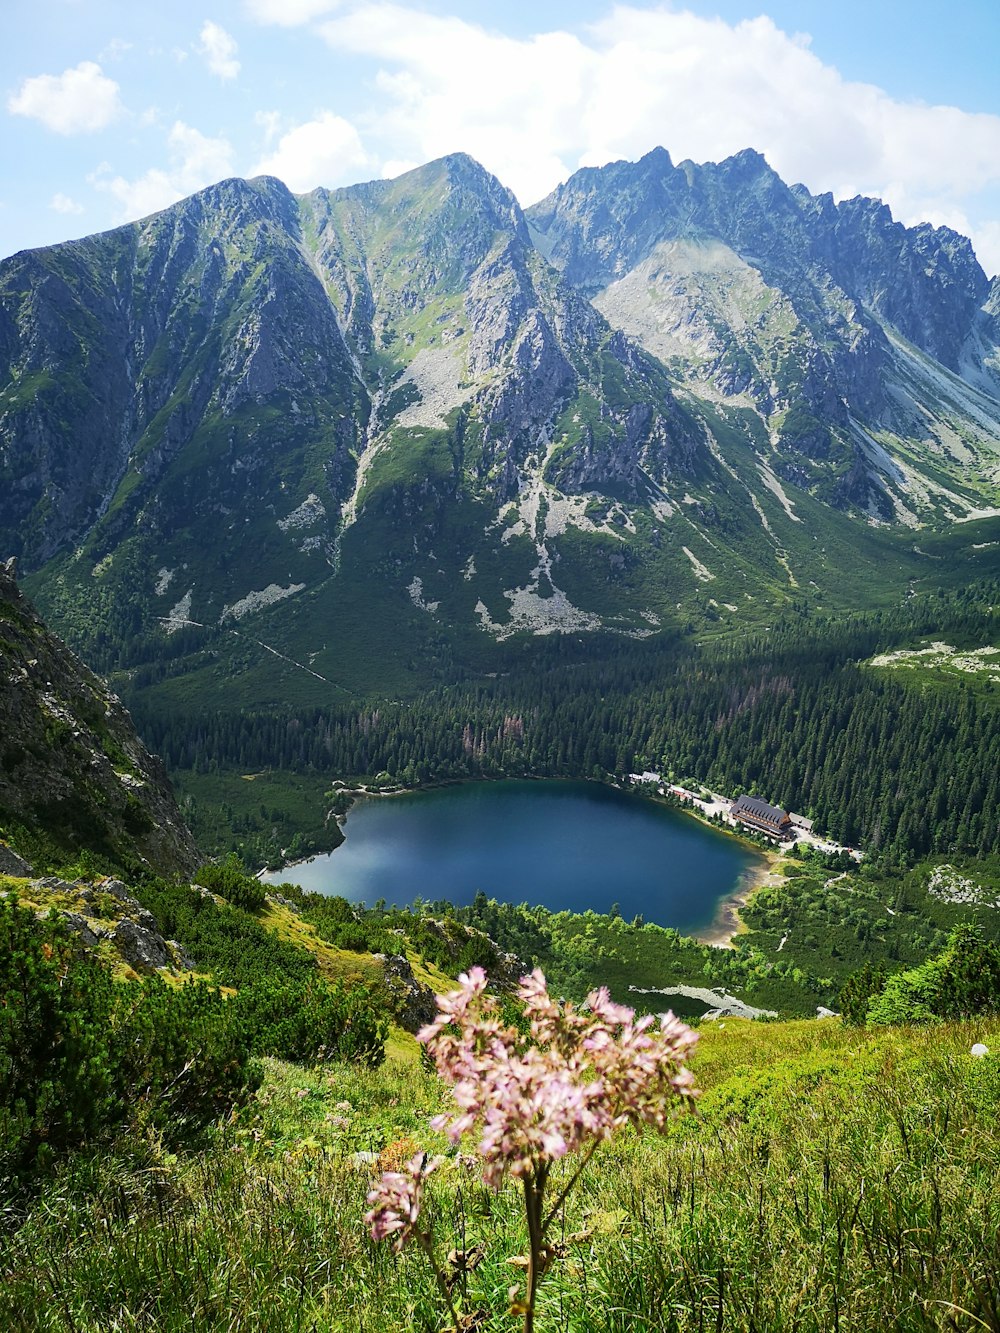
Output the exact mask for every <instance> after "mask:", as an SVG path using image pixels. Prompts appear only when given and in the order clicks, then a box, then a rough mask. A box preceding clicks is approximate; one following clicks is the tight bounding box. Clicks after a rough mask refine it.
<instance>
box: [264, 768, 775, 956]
mask: <svg viewBox="0 0 1000 1333" xmlns="http://www.w3.org/2000/svg"><path fill="white" fill-rule="evenodd" d="M511 782H513V784H515V785H516V784H521V785H524V786H539V788H548V789H549V790H553V789H556V788H563V786H565V788H577V789H580V790H585V789H588V788H589V789H591V790H592V792H593V796H595V798H600V800H604V797H600V796H599V793H600V792H605V793H607V797H608V798H612V797H613V798H616V800H619V801H621V800H624V801H625V802H627V804H628V805H631V806H632V809H633V810H636V812H637V810H639V809H640V808H641V806H645V808H647V809H651V806H660V809H661V810H664V812H669V813H671V817H673V814H683V813H695V812H692V810H691V809H689V808H687V810H685V806H683V805H680V804H679V802H676V801H672V800H664V798H663V797H661V796H659V794H655V793H652V792H649V790H648V789H647V790H643V789H641V788H636V786H635V785H633V784H632V782H628V781H613V780H601V778H596V777H585V778H580V777H555V778H553V777H547V776H543V774H531V776H527V777H517V778H513V780H512V778H509V777H508V776H507V774H503V776H500V774H497V776H495V777H488V778H483V777H481V776H476V777H469V778H464V777H463V778H447V780H437V781H432V782H424V784H420V785H419V786H399V785H393V786H368V785H367V784H357V785H352V786H348V785H339V786H336V788H335V789H333V790H332V792H331V797H332V804H335V808H336V810H337V814H336V818H337V822H339V824H344V825H345V826H347V828H345V832H347V838H345V842H347V845H348V846H351V844H353V841H355V840H353V838H352V837H351V833H349V830H351V828H352V825H353V820H352V818H351V814H353V813H356V810H359V809H360V808H361V806H367V808H368V810H371V812H372V814H365V817H364V824H363V826H364V829H365V833H364V834H363V837H365V838H367V836H368V832H367V830H368V822H367V821H369V820H371V818H375V817H376V816H375V814H373V810H375V806H377V805H379V804H381V802H380V801H372V802H368V801H364V800H363V798H364V797H385V798H389V797H399V796H423V794H427V796H431V794H432V793H435V792H437V793H441V792H443V790H445V789H452V790H456V792H457V790H460V789H463V788H468V786H484V788H485V786H495V785H496V786H504V785H505V784H511ZM633 796H637V797H641V801H639V802H632V801H631V797H633ZM485 798H487V800H489V798H488V796H487V797H485ZM503 800H507V797H504V798H503ZM528 800H529V801H531V809H535V801H533V798H532V797H531V796H529V797H528ZM491 804H492V802H491ZM543 808H544V802H543ZM499 809H500V810H503V809H504V806H503V805H501V806H499ZM329 817H331V818H332V817H333V814H332V813H331V816H329ZM408 817H409V816H408ZM501 817H507V816H501ZM636 817H639V816H637V814H633V816H631V818H636ZM515 820H516V817H515ZM603 822H604V821H603V820H601V818H600V816H599V817H597V818H596V820H595V818H592V820H591V824H589V826H588V828H587V830H585V832H584V833H581V834H580V836H579V837H577V838H576V840H575V841H573V842H571V844H565V845H567V846H573V848H576V846H579V845H581V844H583V842H584V841H585V842H592V841H593V838H595V837H596V838H597V840H599V841H600V840H601V837H603V841H604V844H605V846H615V845H617V846H619V848H620V849H621V850H623V852H624V854H625V860H624V862H623V865H621V870H623V878H621V886H623V890H624V893H623V898H624V901H623V908H624V912H623V914H624V916H625V917H627V918H629V917H631V916H632V913H633V912H635V913H637V914H639V916H643V914H645V916H647V917H648V914H649V908H648V904H647V901H645V900H644V898H643V897H641V893H640V896H639V898H636V892H635V886H636V882H637V881H636V865H637V864H641V854H643V853H640V852H639V849H637V848H636V846H635V845H633V840H632V837H631V833H625V834H624V837H625V841H624V842H623V841H620V838H619V836H617V834H616V829H617V824H616V821H615V817H613V816H612V818H611V822H609V824H607V825H605V826H604V829H603V833H601V824H603ZM696 824H697V825H700V826H701V829H704V830H707V832H713V833H717V834H728V836H729V837H731V838H732V840H733V841H731V842H729V844H728V845H729V846H731V848H732V853H733V854H736V856H737V860H739V861H741V865H737V866H736V868H735V873H733V874H732V877H729V878H728V882H727V881H725V878H723V882H721V884H720V882H719V873H717V868H719V865H720V860H721V864H725V862H727V861H728V860H729V853H727V852H724V850H723V846H724V844H720V842H719V840H717V838H709V840H708V842H709V844H715V845H716V848H717V850H716V852H711V850H709V852H708V853H707V856H708V861H707V862H705V864H704V876H703V865H701V862H700V861H695V862H692V864H691V865H687V864H685V865H683V866H677V868H676V869H675V872H673V877H672V878H668V880H667V881H663V884H664V888H663V892H665V893H667V898H665V900H664V906H665V905H667V902H669V901H672V897H671V896H672V894H673V896H677V901H679V902H680V901H681V900H684V901H685V902H687V904H688V905H687V906H685V908H684V909H683V910H681V913H679V914H680V916H681V917H685V918H687V920H685V922H684V925H680V924H677V916H676V914H673V913H672V912H671V910H669V909H668V912H667V914H665V916H664V914H661V913H659V912H657V914H656V918H657V920H659V924H661V925H664V926H669V928H672V929H676V930H679V932H680V933H681V934H683V936H685V937H687V938H693V940H699V941H701V942H705V944H712V945H719V946H724V945H727V944H729V941H731V938H732V937H733V934H735V933H737V932H739V929H740V921H739V908H740V906H741V905H743V904H744V902H745V901H747V898H748V896H749V894H751V893H752V892H753V890H756V888H759V885H760V884H761V882H763V881H764V880H765V878H767V874H768V870H769V868H771V866H769V861H768V857H767V853H763V852H761V849H760V848H759V846H757V845H753V844H752V842H748V840H745V838H741V837H739V836H735V830H731V829H728V828H721V826H720V824H719V822H717V821H709V820H704V818H697V820H696ZM683 825H687V826H688V828H692V825H691V821H689V820H680V821H677V826H679V829H680V828H681V826H683ZM404 826H405V825H404ZM528 826H529V828H531V829H532V832H525V837H527V841H525V838H523V837H519V834H517V822H516V821H515V824H513V825H511V824H509V822H508V825H507V830H508V832H507V838H505V842H507V845H508V846H509V848H513V849H517V848H519V846H520V848H521V856H528V857H531V858H532V860H531V861H529V862H524V861H521V866H519V868H517V872H516V873H517V874H520V873H521V868H523V866H525V865H528V864H531V865H535V864H536V862H535V860H533V857H535V854H536V852H537V854H539V856H541V857H543V864H544V854H545V853H543V852H541V850H540V849H539V848H536V844H537V838H539V833H537V828H535V824H533V820H529V825H528ZM393 828H395V826H393ZM512 830H513V836H511V834H512ZM692 833H693V828H692ZM681 836H684V834H681ZM684 837H685V842H684V845H685V846H691V844H689V841H688V840H687V836H684ZM443 845H451V844H449V840H448V838H447V837H445V838H444V841H443ZM695 845H697V844H695ZM737 848H739V853H737ZM367 854H368V849H367V844H365V841H363V842H361V844H357V856H359V857H361V858H364V857H365V856H367ZM467 854H468V849H467ZM500 856H501V858H503V856H505V853H500ZM649 856H651V857H652V858H651V860H649V861H648V862H647V864H648V866H649V873H651V874H653V876H656V874H657V866H659V874H660V876H661V874H663V868H664V865H668V864H669V861H671V858H672V850H667V852H665V853H663V852H652V850H651V852H649ZM664 856H665V860H664ZM629 858H631V866H632V868H631V870H629V869H627V866H628V864H629ZM637 858H639V860H637ZM313 861H319V862H325V864H327V865H328V866H331V868H336V866H337V865H339V864H341V862H340V861H339V858H337V857H336V856H335V854H333V852H328V850H324V852H323V853H315V852H313V853H311V854H307V856H301V857H296V858H295V860H293V861H291V860H289V861H284V862H283V865H281V866H280V868H279V869H271V868H268V869H265V870H261V872H260V878H261V880H263V881H264V882H265V884H268V882H269V884H275V885H277V884H280V882H281V880H283V878H285V877H288V878H291V880H292V881H293V882H299V884H303V885H308V884H309V881H311V872H305V873H303V874H301V876H297V874H295V873H293V870H295V869H296V868H297V869H299V870H301V868H303V866H307V865H309V862H313ZM436 864H437V862H436ZM444 864H445V865H447V862H444ZM491 864H492V865H495V864H496V862H491ZM343 865H344V872H343V873H344V874H352V873H353V868H355V858H353V857H352V856H349V857H348V858H347V860H345V861H344V862H343ZM709 866H715V869H709ZM348 868H349V869H348ZM581 869H583V868H581ZM588 870H589V865H588V866H587V870H584V872H583V878H581V881H580V886H581V893H580V896H579V898H577V900H576V902H573V901H571V900H568V896H567V893H565V890H563V897H561V901H560V900H559V896H557V897H556V901H552V900H549V898H548V896H545V894H543V896H541V897H539V898H536V897H533V896H531V893H529V894H528V897H527V901H531V902H535V901H539V902H544V904H545V905H547V906H548V908H549V909H551V910H569V912H575V913H585V912H588V910H596V912H597V913H604V914H607V913H608V908H607V905H605V906H600V905H599V904H597V902H595V901H593V896H592V894H589V896H588V892H587V889H585V885H587V882H588V873H587V872H588ZM400 873H404V872H400ZM613 873H615V872H611V870H608V872H605V876H607V877H605V880H604V882H605V884H611V885H613ZM640 873H641V872H640ZM424 874H425V880H427V882H433V878H435V873H433V872H431V870H429V869H428V868H427V866H424ZM484 878H485V882H484V884H483V888H485V889H487V892H488V893H496V897H497V898H499V900H500V901H507V897H505V890H500V889H497V888H496V885H495V886H493V888H491V884H489V876H485V877H484ZM317 880H319V876H316V877H315V878H312V882H313V884H316V882H317ZM733 881H735V882H733ZM344 882H348V881H344ZM400 882H405V873H404V878H403V881H400ZM469 882H475V880H472V881H469ZM384 885H385V880H384V878H383V885H380V886H379V889H377V893H379V896H383V889H384ZM449 889H451V892H449ZM327 892H331V890H327ZM344 892H345V896H348V898H351V897H352V893H351V892H348V890H347V889H344ZM384 892H387V893H388V896H389V898H391V900H392V897H393V894H392V893H391V892H388V889H384ZM424 892H425V890H423V889H420V890H419V892H417V896H421V894H423V893H424ZM659 892H660V890H657V893H659ZM720 892H721V897H720ZM375 893H376V890H375V889H372V894H375ZM365 896H367V897H369V901H371V894H365ZM439 896H440V897H441V898H443V900H448V901H455V902H457V904H461V902H464V901H465V898H464V889H459V888H456V885H453V884H452V885H448V884H447V872H445V874H444V881H443V882H441V888H440V890H439ZM607 897H608V898H609V897H611V892H608V894H607ZM699 898H700V900H701V902H703V904H704V905H705V906H709V909H711V920H709V921H708V922H707V920H705V916H703V914H700V913H697V912H692V910H691V908H692V905H695V904H697V900H699ZM705 900H707V901H705ZM359 901H363V898H359ZM511 901H513V900H511ZM615 905H616V906H617V904H615ZM703 910H704V909H703ZM692 917H693V920H692Z"/></svg>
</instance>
